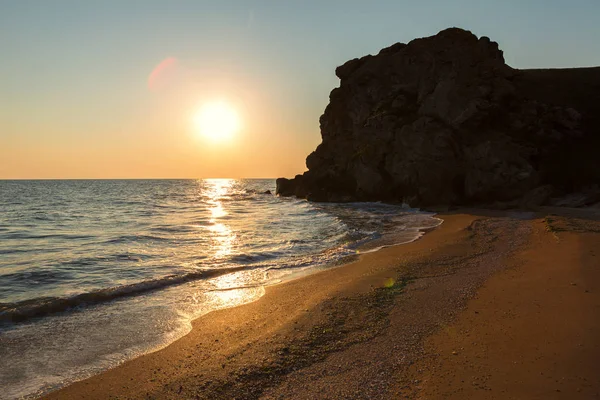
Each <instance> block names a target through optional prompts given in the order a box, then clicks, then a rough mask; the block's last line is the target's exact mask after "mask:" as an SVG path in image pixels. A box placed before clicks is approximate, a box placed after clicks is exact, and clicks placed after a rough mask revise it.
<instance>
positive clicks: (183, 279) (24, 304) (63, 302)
mask: <svg viewBox="0 0 600 400" xmlns="http://www.w3.org/2000/svg"><path fill="white" fill-rule="evenodd" d="M245 269H247V268H246V267H233V268H220V269H213V270H202V271H198V272H189V273H187V274H182V275H169V276H166V277H163V278H158V279H151V280H146V281H142V282H138V283H132V284H129V285H123V286H116V287H111V288H107V289H100V290H96V291H93V292H87V293H81V294H78V295H75V296H71V297H42V298H37V299H32V300H25V301H20V302H17V303H0V323H16V322H24V321H27V320H29V319H32V318H39V317H44V316H47V315H50V314H56V313H60V312H63V311H67V310H69V309H73V308H75V307H79V306H90V305H95V304H100V303H105V302H109V301H113V300H117V299H120V298H124V297H132V296H138V295H141V294H145V293H148V292H152V291H155V290H158V289H163V288H166V287H169V286H175V285H181V284H184V283H188V282H192V281H197V280H202V279H210V278H216V277H218V276H222V275H226V274H230V273H233V272H237V271H241V270H245Z"/></svg>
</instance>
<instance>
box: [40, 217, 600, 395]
mask: <svg viewBox="0 0 600 400" xmlns="http://www.w3.org/2000/svg"><path fill="white" fill-rule="evenodd" d="M551 212H552V213H561V214H565V213H566V215H568V216H567V217H559V216H551V217H548V218H544V217H545V216H546V214H548V213H551ZM574 213H575V211H573V212H569V211H568V210H559V211H557V210H545V212H544V213H538V214H537V215H536V214H533V213H515V212H491V211H479V210H463V211H461V212H460V213H451V214H445V215H441V217H442V218H443V219H444V223H443V224H442V226H440V227H439V228H438V229H436V230H434V231H432V232H430V233H428V234H426V235H425V236H424V237H423V238H422V239H420V240H418V241H416V242H413V243H410V244H406V245H400V246H395V247H390V248H386V249H383V250H380V251H378V252H375V253H368V254H365V255H363V256H361V257H360V259H359V260H358V261H356V262H353V263H351V264H347V265H345V266H342V267H338V268H334V269H329V270H325V271H323V272H319V273H316V274H314V275H310V276H307V277H304V278H301V279H297V280H294V281H290V282H286V283H283V284H280V285H277V286H273V287H269V288H267V291H266V294H265V296H263V297H262V298H261V299H259V300H258V301H256V302H254V303H250V304H246V305H243V306H240V307H236V308H231V309H226V310H220V311H216V312H213V313H210V314H208V315H205V316H203V317H201V318H199V319H198V320H196V321H194V324H193V329H192V332H190V334H188V335H187V336H185V337H183V338H182V339H180V340H178V341H177V342H175V343H173V344H172V345H170V346H168V347H167V348H165V349H163V350H160V351H158V352H155V353H152V354H148V355H145V356H142V357H139V358H137V359H134V360H132V361H129V362H127V363H125V364H123V365H121V366H119V367H117V368H114V369H112V370H109V371H106V372H104V373H102V374H100V375H97V376H94V377H92V378H89V379H87V380H84V381H81V382H77V383H75V384H73V385H71V386H68V387H66V388H64V389H62V390H59V391H57V392H54V393H51V394H50V395H49V396H47V398H50V399H110V398H119V399H148V398H152V399H181V398H184V399H187V398H190V399H219V398H222V399H232V398H237V399H245V398H265V399H289V398H294V399H316V398H319V399H339V398H365V399H390V398H421V399H442V398H457V399H459V398H482V399H483V398H485V399H487V398H502V399H508V398H515V399H518V398H527V399H529V398H544V399H547V398H569V399H576V398H581V399H589V398H595V397H594V396H599V394H598V393H599V391H600V380H599V379H600V378H599V377H600V367H599V366H598V365H597V364H598V363H597V361H598V360H600V261H599V259H598V258H599V257H600V254H598V253H600V222H598V218H597V217H596V215H597V214H593V215H591V213H585V212H583V215H580V216H579V217H580V218H576V215H575V214H574ZM574 215H575V216H574Z"/></svg>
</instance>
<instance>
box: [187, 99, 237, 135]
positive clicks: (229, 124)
mask: <svg viewBox="0 0 600 400" xmlns="http://www.w3.org/2000/svg"><path fill="white" fill-rule="evenodd" d="M194 124H195V126H196V129H197V130H198V133H199V134H200V135H202V136H203V137H205V138H207V139H210V140H211V141H215V142H220V141H223V140H229V139H231V138H232V137H233V136H234V135H235V134H236V133H237V132H238V131H239V130H240V125H241V124H240V117H239V115H238V113H237V111H236V110H235V108H234V107H232V106H231V105H230V104H228V103H227V102H224V101H214V102H210V103H206V104H204V105H203V106H202V107H200V109H199V110H198V112H197V113H196V115H195V116H194Z"/></svg>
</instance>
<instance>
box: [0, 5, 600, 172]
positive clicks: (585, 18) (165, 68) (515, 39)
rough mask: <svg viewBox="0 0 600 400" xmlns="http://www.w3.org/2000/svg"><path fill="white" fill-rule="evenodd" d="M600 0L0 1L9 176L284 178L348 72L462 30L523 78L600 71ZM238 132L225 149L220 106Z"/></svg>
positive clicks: (310, 146)
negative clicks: (490, 46) (557, 70)
mask: <svg viewBox="0 0 600 400" xmlns="http://www.w3.org/2000/svg"><path fill="white" fill-rule="evenodd" d="M598 16H600V1H598V0H572V1H570V2H568V3H567V2H565V1H563V0H518V1H517V0H504V1H497V0H493V1H492V0H455V1H451V0H422V1H416V0H412V1H408V0H407V1H403V0H389V1H376V0H370V1H364V0H331V1H327V0H304V1H301V0H297V1H292V0H288V1H286V0H271V1H267V0H263V1H252V0H248V1H242V0H239V1H233V0H215V1H203V0H195V1H183V0H170V1H166V0H163V1H154V0H144V1H141V0H140V1H138V0H97V1H93V0H88V1H80V0H71V1H66V0H37V1H31V0H0V179H79V178H275V177H279V176H288V177H289V176H293V175H295V174H297V173H301V172H303V171H304V170H305V169H306V167H305V164H304V162H305V158H306V156H307V155H308V154H309V153H310V152H311V151H313V150H314V149H315V147H316V146H317V145H318V144H319V143H320V141H321V137H320V132H319V122H318V121H319V116H320V115H321V114H322V113H323V110H324V109H325V106H326V105H327V103H328V96H329V92H330V91H331V90H332V89H333V88H335V87H336V86H338V85H339V80H338V79H337V78H336V76H335V74H334V70H335V67H336V66H338V65H341V64H343V63H344V62H345V61H347V60H349V59H352V58H355V57H360V56H363V55H366V54H374V53H377V52H378V51H379V49H381V48H383V47H387V46H389V45H391V44H393V43H396V42H408V41H410V40H412V39H414V38H417V37H423V36H430V35H434V34H436V33H437V32H439V31H440V30H442V29H445V28H448V27H451V26H458V27H461V28H465V29H468V30H471V31H472V32H473V33H475V34H476V35H478V36H489V37H490V38H491V39H492V40H494V41H497V42H499V44H500V48H501V49H502V50H504V55H505V59H506V61H507V63H508V64H509V65H511V66H513V67H516V68H541V67H543V68H550V67H578V66H596V65H600V40H598V38H600V24H599V23H598ZM215 103H223V104H227V105H228V107H229V108H230V109H231V110H234V111H235V113H236V114H237V117H238V119H239V130H238V131H237V132H235V134H233V135H232V137H231V138H229V139H227V140H220V141H219V140H211V138H209V137H206V136H203V135H201V134H200V133H199V129H198V127H197V125H198V124H196V123H195V122H194V121H195V119H197V116H198V114H199V112H200V110H201V109H202V108H203V107H204V106H206V104H215Z"/></svg>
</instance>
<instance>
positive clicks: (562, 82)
mask: <svg viewBox="0 0 600 400" xmlns="http://www.w3.org/2000/svg"><path fill="white" fill-rule="evenodd" d="M335 73H336V75H337V76H338V77H339V78H340V81H341V82H340V87H338V88H335V89H333V91H332V92H331V94H330V103H329V105H328V106H327V108H326V109H325V112H324V114H323V115H322V116H321V118H320V125H321V135H322V138H323V142H322V143H321V144H320V145H319V146H318V147H317V149H316V150H315V151H314V152H313V153H311V154H310V155H309V156H308V157H307V159H306V166H307V167H308V171H306V172H305V173H304V174H303V175H297V176H296V177H295V178H293V179H285V178H280V179H278V180H277V193H278V194H279V195H282V196H292V195H295V196H298V197H302V198H308V199H309V200H315V201H368V200H384V201H404V202H407V203H409V204H410V205H411V206H429V205H438V204H444V205H459V204H474V203H490V202H497V201H515V200H521V201H522V200H523V199H529V200H530V201H535V202H536V203H543V202H545V201H547V199H548V198H549V197H550V196H554V195H559V194H564V193H569V192H573V191H577V190H590V189H589V188H590V187H591V188H593V187H594V186H593V185H594V184H597V183H599V182H600V157H599V156H598V151H600V147H599V145H600V130H599V129H598V127H599V126H600V124H599V123H598V122H599V121H598V117H599V116H600V68H589V69H573V70H516V69H513V68H511V67H509V66H508V65H506V63H505V61H504V57H503V53H502V51H501V50H500V49H499V48H498V44H497V43H495V42H492V41H491V40H490V39H488V38H487V37H481V38H477V37H476V36H475V35H473V34H472V33H470V32H467V31H464V30H462V29H458V28H451V29H447V30H444V31H442V32H440V33H438V34H437V35H435V36H432V37H427V38H422V39H415V40H413V41H411V42H410V43H408V44H403V43H397V44H395V45H393V46H391V47H388V48H385V49H383V50H381V51H380V52H379V54H377V55H375V56H372V55H368V56H365V57H362V58H360V59H354V60H351V61H348V62H347V63H345V64H344V65H342V66H340V67H338V68H337V69H336V71H335ZM599 200H600V199H599Z"/></svg>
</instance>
